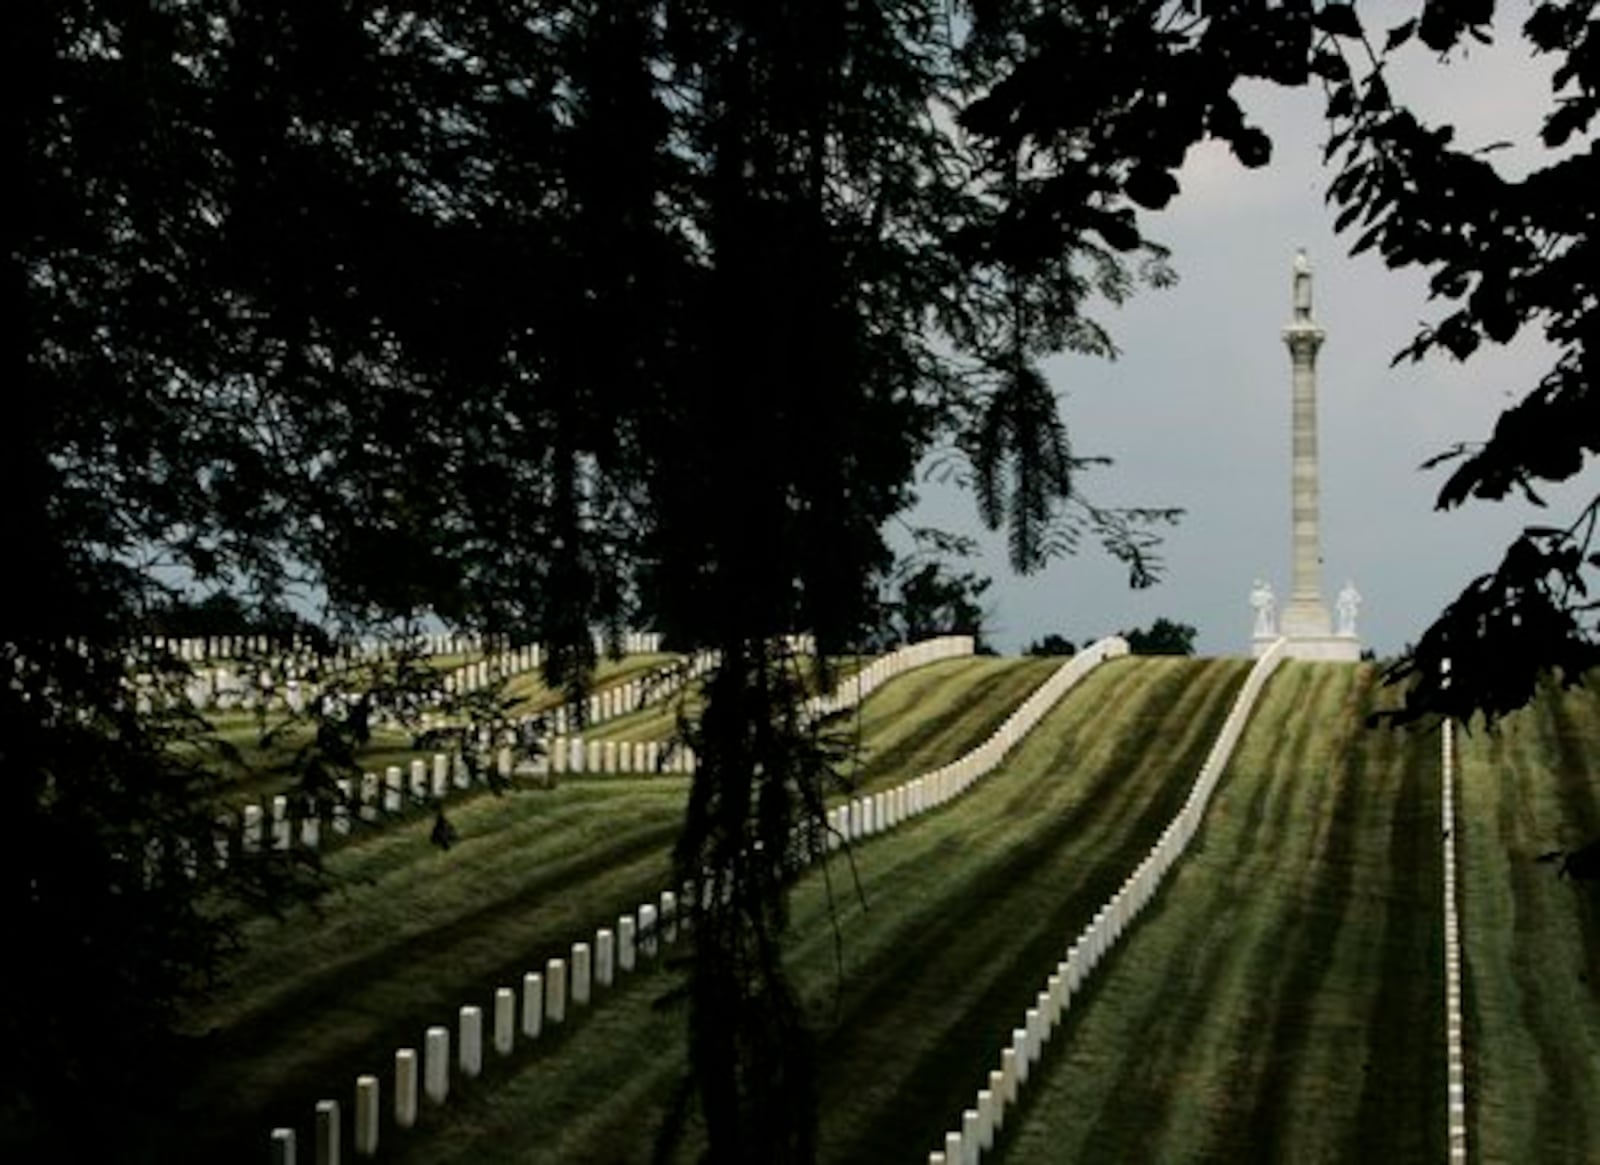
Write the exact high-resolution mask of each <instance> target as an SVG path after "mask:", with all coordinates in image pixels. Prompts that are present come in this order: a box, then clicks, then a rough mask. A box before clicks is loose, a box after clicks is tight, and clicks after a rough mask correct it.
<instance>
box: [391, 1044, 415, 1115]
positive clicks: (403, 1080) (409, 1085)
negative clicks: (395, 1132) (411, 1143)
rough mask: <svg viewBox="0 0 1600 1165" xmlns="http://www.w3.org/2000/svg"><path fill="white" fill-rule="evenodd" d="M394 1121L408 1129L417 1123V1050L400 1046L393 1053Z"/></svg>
mask: <svg viewBox="0 0 1600 1165" xmlns="http://www.w3.org/2000/svg"><path fill="white" fill-rule="evenodd" d="M394 1123H395V1124H397V1125H398V1126H400V1127H401V1128H402V1129H409V1128H410V1127H411V1126H412V1125H414V1124H416V1123H417V1052H416V1049H415V1048H401V1049H400V1050H399V1051H397V1052H395V1054H394Z"/></svg>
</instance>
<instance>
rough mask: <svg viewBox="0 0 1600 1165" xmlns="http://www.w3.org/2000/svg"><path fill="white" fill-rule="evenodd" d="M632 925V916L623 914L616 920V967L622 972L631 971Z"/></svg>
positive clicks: (632, 959)
mask: <svg viewBox="0 0 1600 1165" xmlns="http://www.w3.org/2000/svg"><path fill="white" fill-rule="evenodd" d="M633 964H634V923H633V915H631V914H624V915H622V916H620V917H619V918H618V919H617V966H618V967H620V968H621V969H622V970H624V971H631V970H633Z"/></svg>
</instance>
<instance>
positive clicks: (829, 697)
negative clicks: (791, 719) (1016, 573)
mask: <svg viewBox="0 0 1600 1165" xmlns="http://www.w3.org/2000/svg"><path fill="white" fill-rule="evenodd" d="M976 649H977V641H976V640H975V639H974V638H973V637H972V636H971V635H939V636H935V637H934V638H932V639H923V640H919V641H918V642H916V643H909V644H907V645H906V646H904V647H901V648H897V649H896V650H894V651H891V652H889V653H887V654H885V655H881V656H879V657H878V658H877V659H875V660H873V661H872V662H871V663H869V664H867V666H866V667H864V668H861V669H859V670H858V671H856V672H855V673H853V674H852V675H848V676H846V677H845V678H844V680H843V681H842V682H840V683H839V684H838V685H837V686H836V687H835V688H834V690H833V691H831V692H828V693H826V694H824V695H818V696H812V697H811V698H810V699H809V700H807V701H806V714H807V715H808V716H810V717H812V718H815V717H818V716H826V715H828V714H830V713H832V712H841V711H843V710H844V709H846V708H851V707H854V706H855V705H857V704H859V703H861V701H862V700H865V699H866V698H867V697H868V696H869V695H871V694H872V693H873V692H874V691H876V690H877V689H878V688H880V687H882V686H883V685H884V684H886V683H888V682H889V681H890V680H892V679H894V678H895V677H896V676H898V675H900V674H902V673H904V672H907V671H910V670H911V669H912V668H914V667H922V666H923V665H924V664H929V663H933V662H935V661H936V660H941V659H954V658H956V657H958V656H964V655H971V654H972V653H973V652H974V651H975V650H976Z"/></svg>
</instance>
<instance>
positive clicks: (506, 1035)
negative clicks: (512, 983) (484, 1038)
mask: <svg viewBox="0 0 1600 1165" xmlns="http://www.w3.org/2000/svg"><path fill="white" fill-rule="evenodd" d="M516 1038H517V993H516V992H515V991H513V990H512V989H511V988H509V987H498V988H496V989H495V993H494V1050H495V1051H496V1052H497V1053H498V1054H500V1055H502V1056H509V1055H510V1054H511V1049H512V1047H513V1046H514V1044H515V1043H516Z"/></svg>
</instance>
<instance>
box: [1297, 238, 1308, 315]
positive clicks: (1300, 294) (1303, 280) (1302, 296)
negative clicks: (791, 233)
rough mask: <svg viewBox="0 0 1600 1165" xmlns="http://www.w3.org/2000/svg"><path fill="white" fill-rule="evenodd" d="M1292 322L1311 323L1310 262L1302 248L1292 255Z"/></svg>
mask: <svg viewBox="0 0 1600 1165" xmlns="http://www.w3.org/2000/svg"><path fill="white" fill-rule="evenodd" d="M1294 321H1295V323H1300V322H1301V321H1304V322H1306V323H1310V322H1311V262H1310V260H1308V259H1307V258H1306V252H1305V248H1304V247H1302V248H1300V249H1299V250H1298V251H1296V252H1295V253H1294Z"/></svg>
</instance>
